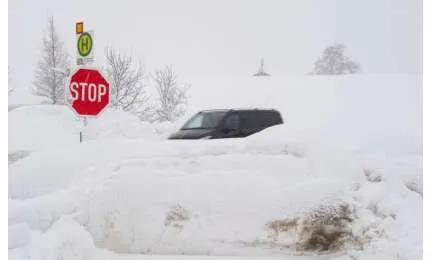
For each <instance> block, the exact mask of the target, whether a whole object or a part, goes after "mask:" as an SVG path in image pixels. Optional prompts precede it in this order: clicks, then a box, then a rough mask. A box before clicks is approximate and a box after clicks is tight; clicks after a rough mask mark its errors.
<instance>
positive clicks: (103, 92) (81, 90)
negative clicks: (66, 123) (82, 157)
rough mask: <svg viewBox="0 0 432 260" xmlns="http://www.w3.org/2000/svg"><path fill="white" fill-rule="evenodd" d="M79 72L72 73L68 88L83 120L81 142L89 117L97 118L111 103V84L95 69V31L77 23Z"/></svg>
mask: <svg viewBox="0 0 432 260" xmlns="http://www.w3.org/2000/svg"><path fill="white" fill-rule="evenodd" d="M75 31H76V35H77V45H76V46H77V63H76V64H77V66H78V68H77V70H76V71H75V72H73V73H72V76H71V78H70V81H69V84H68V86H67V91H66V93H67V95H68V97H67V98H68V100H71V102H70V105H71V107H72V110H73V111H74V112H75V113H76V114H78V115H79V116H80V117H82V118H83V129H82V130H81V131H80V142H82V141H83V139H84V136H83V132H84V129H85V127H86V126H87V117H89V116H90V117H97V116H98V115H99V114H100V113H101V112H102V111H103V110H104V109H105V108H106V107H107V106H108V104H109V102H110V84H109V82H108V81H107V80H106V79H105V77H104V76H103V75H102V73H101V72H100V71H99V70H98V69H96V68H94V66H93V63H94V42H93V40H94V37H93V31H85V30H84V23H83V22H78V23H76V29H75Z"/></svg>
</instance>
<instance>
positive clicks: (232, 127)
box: [219, 112, 244, 138]
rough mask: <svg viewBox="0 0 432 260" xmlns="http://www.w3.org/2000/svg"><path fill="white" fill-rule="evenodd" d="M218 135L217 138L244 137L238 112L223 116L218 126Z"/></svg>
mask: <svg viewBox="0 0 432 260" xmlns="http://www.w3.org/2000/svg"><path fill="white" fill-rule="evenodd" d="M219 136H220V137H219V138H238V137H244V132H243V131H242V127H241V120H240V115H239V113H237V112H235V113H232V114H230V115H228V116H227V117H226V118H225V120H224V121H223V123H222V126H221V128H220V135H219Z"/></svg>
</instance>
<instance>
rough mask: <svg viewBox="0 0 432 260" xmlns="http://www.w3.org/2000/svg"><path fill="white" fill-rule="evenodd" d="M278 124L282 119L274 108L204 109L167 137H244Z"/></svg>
mask: <svg viewBox="0 0 432 260" xmlns="http://www.w3.org/2000/svg"><path fill="white" fill-rule="evenodd" d="M278 124H283V119H282V116H281V114H280V113H279V112H278V111H277V110H274V109H221V110H205V111H201V112H199V113H197V114H196V115H194V116H193V117H192V118H191V119H189V120H188V121H187V122H186V124H184V125H183V127H182V128H181V129H180V130H179V131H177V132H176V133H174V134H172V135H171V136H170V137H169V139H219V138H238V137H246V136H249V135H252V134H255V133H257V132H259V131H261V130H263V129H265V128H267V127H270V126H274V125H278Z"/></svg>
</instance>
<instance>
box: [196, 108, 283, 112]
mask: <svg viewBox="0 0 432 260" xmlns="http://www.w3.org/2000/svg"><path fill="white" fill-rule="evenodd" d="M229 111H241V112H243V111H275V112H278V111H277V110H275V109H273V108H230V109H207V110H202V111H200V112H229Z"/></svg>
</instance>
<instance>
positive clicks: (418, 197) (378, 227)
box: [9, 75, 423, 259]
mask: <svg viewBox="0 0 432 260" xmlns="http://www.w3.org/2000/svg"><path fill="white" fill-rule="evenodd" d="M192 83H193V85H192V86H193V89H192V92H191V100H190V104H189V109H188V113H187V115H186V116H185V117H183V118H182V119H180V120H179V121H178V122H176V123H174V124H172V125H150V124H147V123H143V122H139V121H138V120H137V119H136V118H135V117H133V116H131V115H128V114H125V113H124V112H119V111H112V110H108V111H106V112H105V113H104V115H103V116H102V117H101V118H100V119H97V120H91V121H90V122H89V125H88V127H87V129H86V134H87V135H86V137H87V138H86V141H85V142H84V143H82V144H80V143H78V139H77V137H78V135H77V133H78V132H79V130H80V128H81V124H82V122H80V121H79V120H78V119H77V118H76V117H75V116H74V115H73V113H72V112H71V111H69V110H68V108H65V107H56V106H37V105H34V106H28V107H21V108H17V109H14V110H12V111H11V112H10V113H9V151H10V153H11V152H14V151H31V153H30V155H28V156H27V157H25V158H23V159H21V160H18V161H16V162H14V163H12V164H11V165H10V166H9V249H10V250H9V254H10V257H9V258H10V259H25V258H26V257H28V256H32V257H33V258H32V259H57V258H58V257H61V258H63V259H110V258H112V259H120V258H125V259H132V258H135V257H138V256H134V255H120V254H114V253H113V252H117V253H123V254H136V253H141V254H196V255H219V256H220V255H231V256H233V255H240V256H256V257H257V256H267V257H276V258H279V257H288V256H291V257H293V259H302V257H300V256H295V255H299V254H303V259H421V254H422V219H421V217H422V191H423V190H422V166H421V161H422V155H421V77H419V76H406V75H402V76H343V77H299V78H288V79H278V78H273V77H269V78H265V79H261V78H253V79H241V80H240V79H236V80H225V81H213V80H207V81H199V80H196V81H195V82H192ZM251 106H259V107H263V106H264V107H274V108H277V109H279V110H280V111H281V112H282V114H283V116H284V120H285V124H284V125H283V126H276V127H272V128H270V129H267V130H266V131H263V132H261V133H259V134H257V135H254V136H251V137H249V138H246V139H233V140H207V141H169V140H164V139H165V138H166V136H167V135H168V134H169V133H170V132H171V131H173V130H174V129H175V128H176V127H178V126H179V125H180V124H181V123H182V122H183V121H184V120H185V118H187V117H188V116H190V115H191V114H193V113H195V112H196V111H197V110H200V109H205V108H221V107H251ZM338 205H348V206H349V207H350V208H351V209H352V212H351V213H352V214H351V215H352V216H351V217H352V222H350V223H348V224H347V225H346V226H345V227H344V228H346V229H347V230H349V232H350V234H351V236H352V237H354V238H355V241H354V240H353V241H349V242H347V243H346V244H345V246H344V247H343V249H341V250H338V251H337V252H333V253H331V254H320V255H316V253H314V252H310V251H304V250H297V251H296V243H295V242H298V241H299V240H301V236H302V235H304V233H305V230H306V229H305V228H306V227H307V224H308V223H309V222H310V221H311V220H310V218H309V216H310V215H309V213H310V212H311V211H312V212H316V211H317V210H318V209H320V208H323V207H324V209H325V210H324V213H325V214H328V213H334V212H336V209H337V206H338ZM335 214H336V213H335ZM336 215H337V214H336ZM293 219H297V220H298V223H297V224H296V225H295V227H294V228H292V229H288V230H282V229H278V228H279V226H276V227H275V225H274V223H282V222H281V221H284V220H293ZM308 221H309V222H308ZM275 232H279V233H278V234H276V233H275ZM107 250H110V251H107ZM350 257H352V258H350ZM143 258H144V259H145V258H146V257H143ZM284 259H286V258H284Z"/></svg>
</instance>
